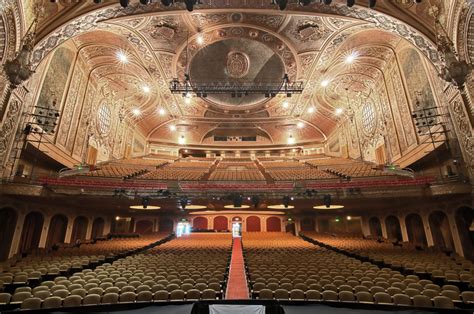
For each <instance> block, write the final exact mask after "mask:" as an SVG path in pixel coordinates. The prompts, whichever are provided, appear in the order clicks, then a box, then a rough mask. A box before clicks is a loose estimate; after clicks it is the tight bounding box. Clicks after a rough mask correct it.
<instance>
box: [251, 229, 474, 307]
mask: <svg viewBox="0 0 474 314" xmlns="http://www.w3.org/2000/svg"><path fill="white" fill-rule="evenodd" d="M243 246H244V252H245V259H246V263H247V271H248V277H249V282H250V286H251V289H252V295H253V297H254V298H259V299H260V298H262V299H267V298H276V299H279V298H283V299H284V298H290V299H323V300H338V301H341V302H346V301H348V302H354V301H360V302H372V303H376V302H381V300H383V301H384V302H383V303H389V304H405V305H414V304H415V303H414V302H415V299H417V300H418V299H424V300H426V299H427V298H428V299H429V302H426V306H437V307H449V308H454V307H455V305H454V304H457V303H461V302H466V303H467V302H471V301H473V300H474V295H473V294H472V293H468V292H466V293H464V292H463V293H464V294H461V293H460V291H459V289H458V287H456V286H454V285H444V286H442V287H441V286H439V285H436V284H434V283H433V282H432V281H430V280H426V279H421V280H420V278H419V277H418V276H416V275H407V276H405V275H403V274H401V273H400V272H399V271H395V270H392V269H390V268H382V269H381V268H379V267H378V266H377V265H375V264H372V263H370V262H361V261H360V260H359V259H356V258H353V257H348V256H346V255H344V254H340V253H337V252H335V251H333V250H329V249H327V248H324V247H320V246H316V245H313V244H311V243H308V242H306V241H304V240H302V239H300V238H296V237H294V236H291V235H287V234H266V233H258V234H244V235H243ZM376 294H377V299H376V298H375V295H376ZM387 295H388V297H387ZM418 296H421V297H418ZM401 300H405V301H401ZM407 300H408V301H407ZM417 302H418V301H417Z"/></svg>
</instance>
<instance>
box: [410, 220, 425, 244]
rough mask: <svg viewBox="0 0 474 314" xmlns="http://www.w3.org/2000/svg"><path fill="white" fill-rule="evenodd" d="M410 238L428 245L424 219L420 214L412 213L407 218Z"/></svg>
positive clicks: (416, 242)
mask: <svg viewBox="0 0 474 314" xmlns="http://www.w3.org/2000/svg"><path fill="white" fill-rule="evenodd" d="M405 223H406V226H407V233H408V240H409V241H410V242H412V243H415V244H422V245H427V241H426V234H425V228H424V226H423V220H422V219H421V217H420V215H418V214H410V215H408V216H407V217H406V218H405Z"/></svg>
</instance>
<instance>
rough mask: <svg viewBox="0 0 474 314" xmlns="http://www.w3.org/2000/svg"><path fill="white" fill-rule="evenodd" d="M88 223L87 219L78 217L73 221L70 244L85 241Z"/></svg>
mask: <svg viewBox="0 0 474 314" xmlns="http://www.w3.org/2000/svg"><path fill="white" fill-rule="evenodd" d="M88 223H89V221H88V219H87V218H86V217H84V216H79V217H76V219H74V224H73V226H72V235H71V243H74V242H76V241H77V240H85V239H86V235H87V225H88Z"/></svg>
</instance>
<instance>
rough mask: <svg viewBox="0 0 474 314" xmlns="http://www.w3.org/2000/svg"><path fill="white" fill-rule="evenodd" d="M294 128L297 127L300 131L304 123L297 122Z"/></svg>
mask: <svg viewBox="0 0 474 314" xmlns="http://www.w3.org/2000/svg"><path fill="white" fill-rule="evenodd" d="M296 126H297V127H298V129H301V128H303V127H304V123H303V122H302V121H299V122H298V123H297V124H296Z"/></svg>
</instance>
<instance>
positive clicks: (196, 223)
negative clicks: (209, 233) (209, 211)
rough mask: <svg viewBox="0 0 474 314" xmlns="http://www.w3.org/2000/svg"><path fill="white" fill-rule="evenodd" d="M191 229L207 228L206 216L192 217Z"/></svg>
mask: <svg viewBox="0 0 474 314" xmlns="http://www.w3.org/2000/svg"><path fill="white" fill-rule="evenodd" d="M193 229H194V230H207V218H206V217H196V218H194V219H193Z"/></svg>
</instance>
